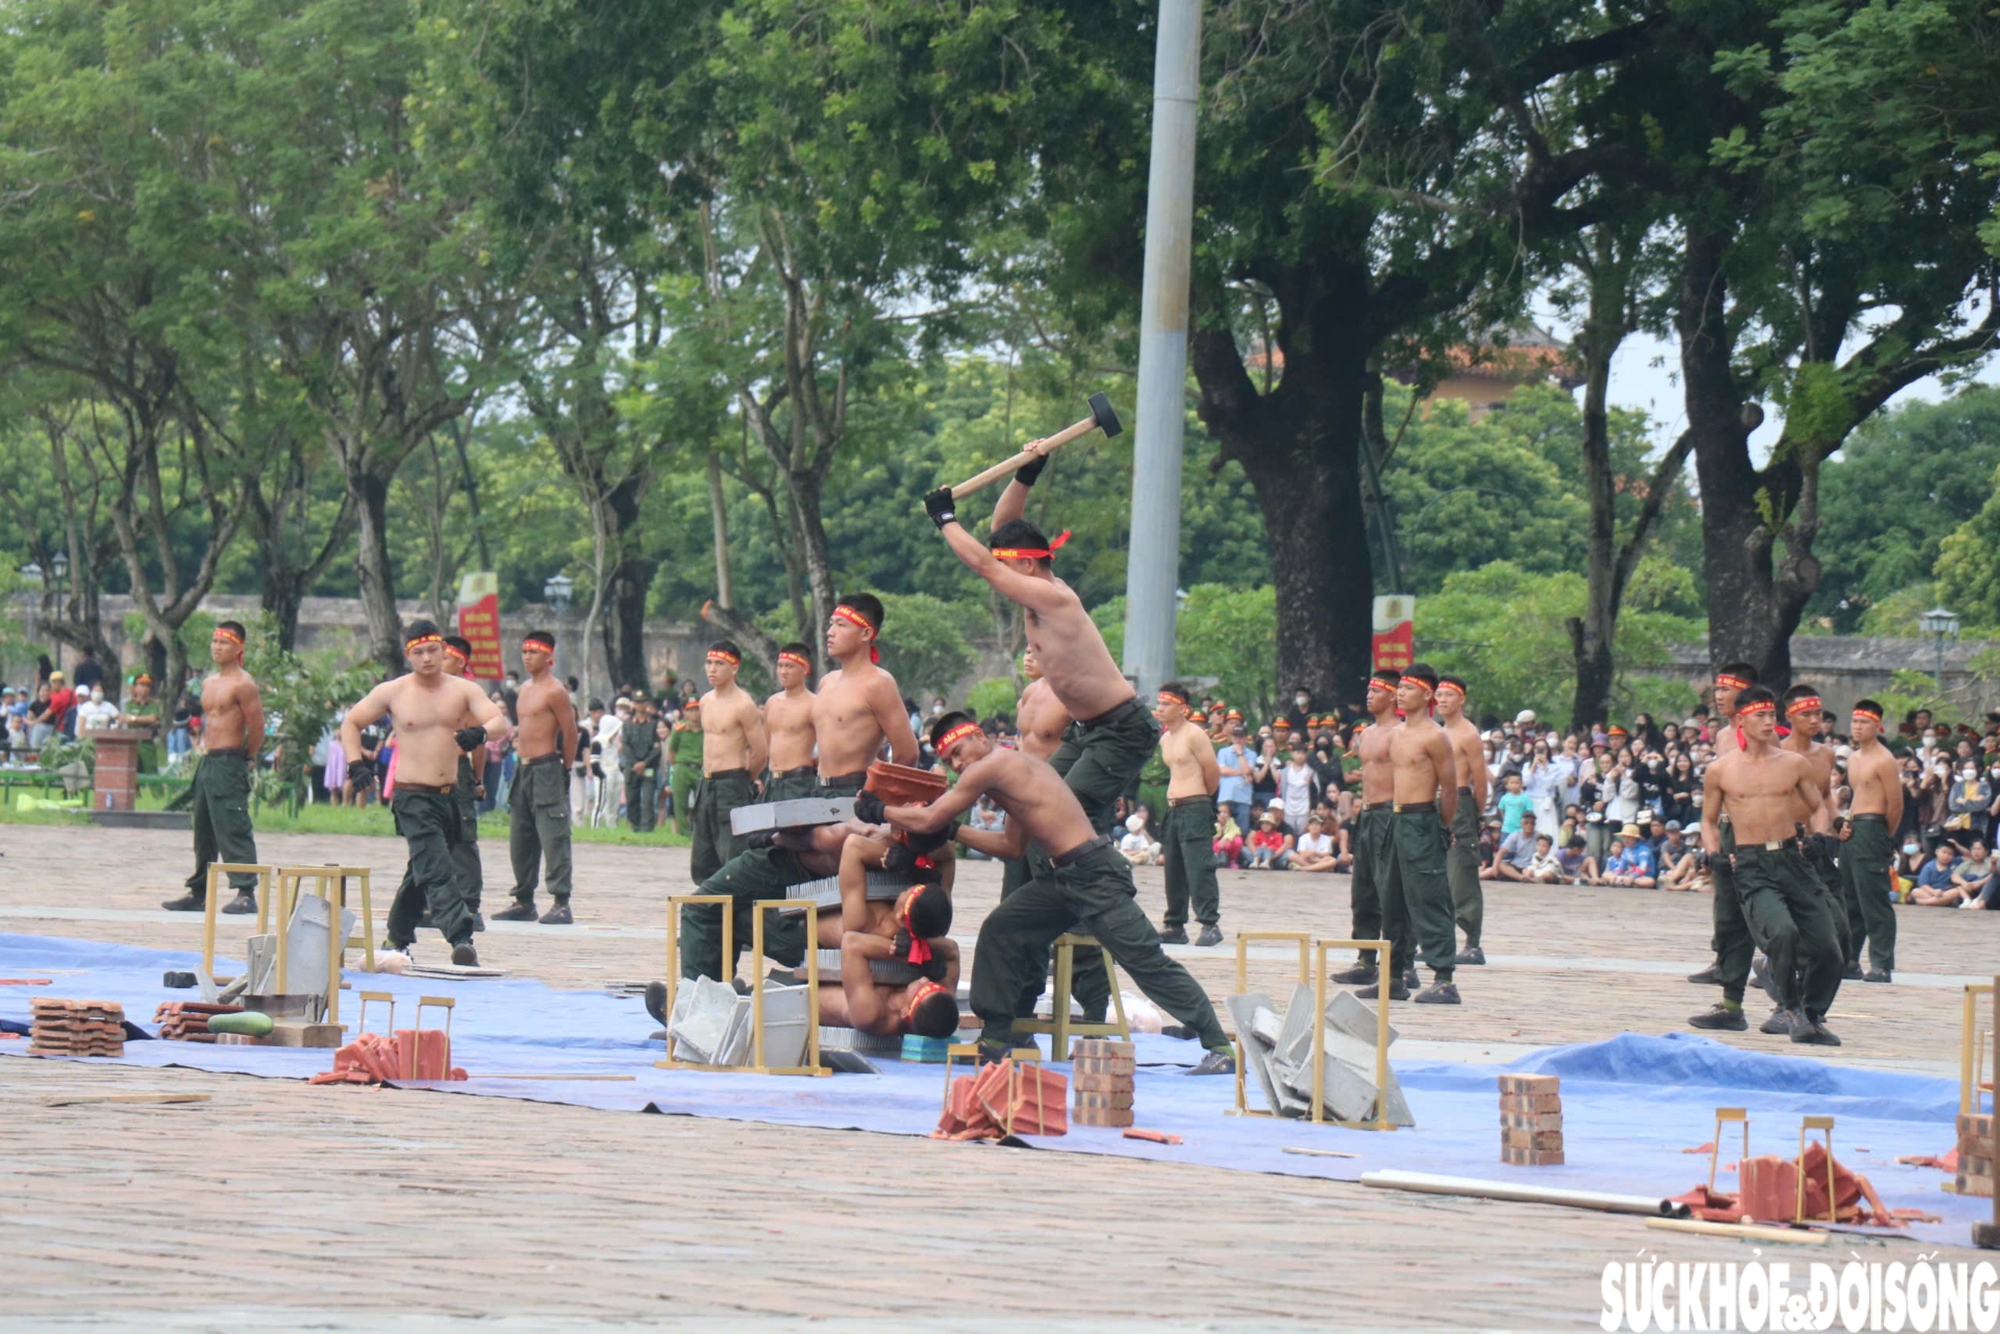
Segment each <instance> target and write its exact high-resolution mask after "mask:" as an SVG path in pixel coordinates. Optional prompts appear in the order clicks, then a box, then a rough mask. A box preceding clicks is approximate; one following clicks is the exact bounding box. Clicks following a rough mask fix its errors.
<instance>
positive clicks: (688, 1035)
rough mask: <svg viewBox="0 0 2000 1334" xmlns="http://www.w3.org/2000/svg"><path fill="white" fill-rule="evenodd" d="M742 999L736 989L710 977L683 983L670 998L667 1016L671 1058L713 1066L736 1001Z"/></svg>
mask: <svg viewBox="0 0 2000 1334" xmlns="http://www.w3.org/2000/svg"><path fill="white" fill-rule="evenodd" d="M740 999H742V998H741V997H739V996H738V995H737V994H736V988H735V987H732V986H730V985H729V984H728V983H726V982H717V981H715V980H714V979H713V978H707V977H698V978H695V979H693V980H692V981H689V982H683V983H682V984H681V986H680V990H679V991H678V992H677V993H676V994H675V996H674V1012H673V1014H671V1015H670V1016H668V1019H669V1022H668V1024H667V1031H668V1032H670V1033H672V1034H673V1035H674V1055H675V1057H676V1058H677V1059H679V1060H683V1061H693V1062H696V1063H697V1064H701V1065H712V1064H715V1062H714V1060H713V1059H712V1058H713V1057H714V1054H715V1052H716V1050H717V1049H718V1048H719V1047H720V1046H721V1044H722V1038H723V1034H724V1033H725V1032H727V1031H728V1028H729V1018H730V1015H731V1014H732V1013H734V1011H735V1008H736V1002H737V1001H738V1000H740Z"/></svg>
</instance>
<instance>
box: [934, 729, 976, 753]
mask: <svg viewBox="0 0 2000 1334" xmlns="http://www.w3.org/2000/svg"><path fill="white" fill-rule="evenodd" d="M980 735H982V733H981V732H980V730H979V724H978V723H974V722H964V723H960V724H959V725H958V726H956V727H954V728H952V729H951V730H950V731H949V732H946V733H945V734H944V737H943V738H942V739H941V740H940V741H939V742H938V744H937V753H938V754H940V755H942V754H944V753H945V752H946V751H948V750H950V749H951V748H952V747H953V746H956V745H957V744H958V743H959V742H961V741H963V740H965V739H966V738H967V737H969V736H980Z"/></svg>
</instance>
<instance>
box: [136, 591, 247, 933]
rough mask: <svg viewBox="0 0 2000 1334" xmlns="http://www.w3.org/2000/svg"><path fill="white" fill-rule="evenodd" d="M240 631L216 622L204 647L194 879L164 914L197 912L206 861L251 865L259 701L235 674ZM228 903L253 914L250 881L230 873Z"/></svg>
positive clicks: (203, 901) (243, 675)
mask: <svg viewBox="0 0 2000 1334" xmlns="http://www.w3.org/2000/svg"><path fill="white" fill-rule="evenodd" d="M243 635H244V631H243V627H242V626H241V625H240V624H238V623H237V622H235V621H218V622H217V623H216V626H215V634H214V635H213V636H211V637H210V639H209V641H208V653H209V657H211V658H212V659H214V661H215V672H214V674H213V675H211V676H210V677H209V678H208V679H207V680H206V681H203V682H202V683H201V744H202V756H201V763H200V765H199V766H197V767H196V769H195V771H194V784H193V786H194V793H193V804H194V874H193V875H191V876H189V877H188V878H187V893H186V894H184V895H182V896H181V897H180V898H177V899H169V900H168V901H167V902H165V903H163V904H161V905H160V906H161V907H162V908H165V909H166V910H167V911H168V912H200V911H201V910H202V909H203V908H204V907H206V906H207V904H208V867H209V863H211V862H216V861H220V862H224V863H230V864H234V865H238V866H254V865H256V864H257V840H256V837H255V835H254V834H253V833H252V831H251V828H250V780H251V775H252V774H253V773H254V772H255V766H256V761H257V756H258V755H259V754H260V753H262V751H263V749H264V698H263V696H262V695H260V694H259V693H258V691H257V683H256V682H255V681H254V680H252V679H251V677H250V673H248V672H246V671H244V670H243ZM229 883H230V885H231V887H233V888H234V889H235V890H236V897H235V898H233V899H231V900H230V901H229V902H228V903H225V904H223V905H222V911H223V912H232V913H244V912H256V911H257V893H256V889H257V877H256V876H255V875H251V874H249V873H247V872H242V871H232V872H230V875H229Z"/></svg>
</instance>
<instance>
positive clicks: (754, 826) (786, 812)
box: [729, 797, 854, 838]
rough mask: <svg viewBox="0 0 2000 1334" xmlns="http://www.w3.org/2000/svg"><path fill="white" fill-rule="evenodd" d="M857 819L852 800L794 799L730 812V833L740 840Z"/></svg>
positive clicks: (742, 807) (741, 807)
mask: <svg viewBox="0 0 2000 1334" xmlns="http://www.w3.org/2000/svg"><path fill="white" fill-rule="evenodd" d="M853 818H854V798H852V797H794V798H793V799H792V800H790V801H765V802H759V803H757V804H756V805H754V806H738V807H736V809H734V810H732V811H730V812H729V832H730V833H732V834H734V835H735V836H736V837H738V838H742V837H743V836H744V835H745V834H756V833H761V832H762V831H764V830H766V829H810V828H812V827H813V826H814V825H823V824H839V823H840V822H841V821H842V820H852V819H853Z"/></svg>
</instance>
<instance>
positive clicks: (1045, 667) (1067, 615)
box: [1027, 579, 1132, 719]
mask: <svg viewBox="0 0 2000 1334" xmlns="http://www.w3.org/2000/svg"><path fill="white" fill-rule="evenodd" d="M1053 582H1054V583H1055V584H1056V586H1057V587H1059V588H1061V589H1062V590H1063V592H1064V593H1065V594H1067V596H1066V597H1064V598H1063V599H1062V601H1061V604H1060V605H1059V606H1057V607H1056V608H1055V609H1053V610H1049V611H1036V610H1035V609H1034V608H1032V607H1030V608H1028V609H1027V626H1028V647H1029V648H1031V649H1033V650H1034V651H1035V661H1037V662H1039V663H1040V664H1041V665H1042V683H1043V684H1045V685H1047V686H1048V687H1049V688H1050V689H1051V690H1053V691H1054V692H1055V696H1056V698H1057V699H1058V700H1060V701H1062V706H1063V708H1065V709H1066V710H1068V711H1069V716H1070V717H1072V718H1085V719H1087V718H1095V717H1097V716H1098V715H1099V714H1102V713H1107V712H1109V711H1110V710H1112V709H1114V708H1117V707H1118V706H1119V705H1120V704H1123V703H1124V702H1125V701H1126V700H1128V699H1130V698H1132V683H1131V682H1129V681H1127V680H1126V679H1125V674H1124V673H1123V672H1121V671H1119V670H1118V664H1117V663H1116V662H1113V661H1112V659H1111V650H1110V649H1108V648H1106V647H1105V646H1104V636H1103V635H1101V634H1099V633H1098V632H1097V625H1096V623H1095V622H1093V621H1092V620H1091V619H1090V613H1088V612H1086V611H1085V610H1084V609H1083V603H1081V602H1079V601H1078V600H1077V597H1076V594H1075V593H1074V592H1071V591H1070V588H1069V585H1067V584H1065V583H1063V581H1062V580H1060V579H1057V580H1054V581H1053Z"/></svg>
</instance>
